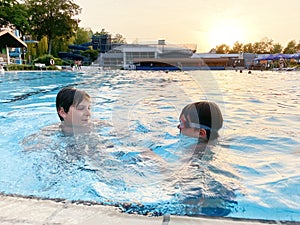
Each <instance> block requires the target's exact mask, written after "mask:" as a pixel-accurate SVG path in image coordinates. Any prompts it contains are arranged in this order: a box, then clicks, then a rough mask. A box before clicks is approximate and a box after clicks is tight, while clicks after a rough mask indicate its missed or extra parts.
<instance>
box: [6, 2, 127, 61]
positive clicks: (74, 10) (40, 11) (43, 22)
mask: <svg viewBox="0 0 300 225" xmlns="http://www.w3.org/2000/svg"><path fill="white" fill-rule="evenodd" d="M81 10H82V9H81V8H80V6H79V5H77V4H75V3H74V2H73V1H72V0H23V1H21V0H20V1H18V0H0V27H2V28H3V27H5V28H11V29H13V30H14V29H16V30H18V31H19V32H20V35H21V37H20V38H21V39H22V40H26V39H28V37H29V38H30V39H31V40H37V41H38V44H35V45H28V49H27V51H29V53H30V56H32V57H33V58H36V57H39V56H41V55H43V54H49V55H50V54H52V55H53V56H55V57H57V56H58V53H59V52H60V51H68V46H69V45H70V44H83V43H86V42H90V41H91V38H92V35H93V31H92V30H91V29H87V28H80V27H79V25H78V24H79V22H80V20H79V19H78V15H79V14H80V13H81ZM101 34H109V33H108V32H107V31H105V30H104V29H102V30H101V31H100V32H96V33H95V35H101ZM113 40H114V41H115V42H121V43H126V40H125V38H123V36H122V35H120V34H116V35H115V37H114V38H113ZM90 51H92V49H91V50H90ZM83 54H84V53H83ZM86 54H90V53H86Z"/></svg>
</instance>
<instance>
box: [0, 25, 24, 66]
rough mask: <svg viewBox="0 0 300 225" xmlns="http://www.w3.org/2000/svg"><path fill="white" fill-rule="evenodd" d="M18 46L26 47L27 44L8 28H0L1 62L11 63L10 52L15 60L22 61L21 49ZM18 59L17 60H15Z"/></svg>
mask: <svg viewBox="0 0 300 225" xmlns="http://www.w3.org/2000/svg"><path fill="white" fill-rule="evenodd" d="M18 48H27V44H26V43H25V42H23V41H22V40H21V39H20V38H19V37H17V36H16V35H15V34H14V33H12V32H11V31H10V30H9V29H2V30H0V61H1V64H10V63H11V54H10V52H12V53H13V54H12V56H14V59H15V62H14V63H16V62H18V63H22V57H21V50H17V49H18ZM16 60H18V61H16Z"/></svg>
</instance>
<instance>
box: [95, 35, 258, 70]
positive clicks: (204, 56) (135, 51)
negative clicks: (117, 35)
mask: <svg viewBox="0 0 300 225" xmlns="http://www.w3.org/2000/svg"><path fill="white" fill-rule="evenodd" d="M255 57H256V55H255V54H249V53H237V54H216V53H195V49H191V48H186V47H182V46H177V45H168V44H166V43H165V41H164V40H159V41H158V44H150V45H140V44H124V45H120V46H117V47H114V48H113V49H112V50H110V51H108V52H105V53H102V54H100V57H99V64H100V66H103V67H106V68H119V69H121V68H122V69H137V70H199V69H211V70H224V69H237V68H240V69H242V68H250V67H251V65H252V64H253V60H254V58H255Z"/></svg>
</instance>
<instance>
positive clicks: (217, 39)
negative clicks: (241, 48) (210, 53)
mask: <svg viewBox="0 0 300 225" xmlns="http://www.w3.org/2000/svg"><path fill="white" fill-rule="evenodd" d="M208 36H209V37H208V38H209V44H210V45H211V47H212V48H213V47H216V46H217V45H221V44H226V45H229V46H230V47H232V46H233V44H234V43H235V42H236V41H238V42H240V43H243V40H244V32H243V28H242V26H240V25H239V24H238V23H236V22H228V21H227V22H225V21H223V22H222V21H220V22H218V23H217V24H216V25H214V26H212V27H211V29H210V30H209V35H208Z"/></svg>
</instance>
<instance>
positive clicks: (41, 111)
mask: <svg viewBox="0 0 300 225" xmlns="http://www.w3.org/2000/svg"><path fill="white" fill-rule="evenodd" d="M69 85H72V86H76V87H78V88H81V89H85V90H86V91H87V92H88V93H90V95H91V96H92V98H93V110H92V111H93V118H94V119H95V120H101V121H106V123H105V124H104V125H102V126H97V125H95V127H96V131H97V132H95V133H93V134H89V135H76V136H74V137H65V136H63V135H62V134H61V133H60V132H59V130H58V129H57V126H56V125H57V124H58V122H59V120H58V117H57V114H56V111H55V97H56V94H57V92H58V91H59V89H60V88H62V87H64V86H69ZM299 85H300V73H299V72H282V73H281V72H261V71H253V72H252V74H248V73H246V72H244V73H238V72H235V71H190V72H169V73H165V72H159V71H157V72H143V71H97V70H90V71H81V72H9V73H5V74H1V75H0V106H1V111H0V127H1V136H0V151H1V154H0V162H1V164H0V192H1V193H3V194H17V195H24V196H36V197H42V198H51V199H55V198H59V199H67V200H70V201H73V200H74V201H91V202H96V203H100V204H107V205H114V206H117V207H119V208H120V210H122V211H123V212H128V213H139V214H144V215H162V214H171V215H189V216H198V215H209V216H227V217H235V218H253V219H268V220H288V221H300V203H299V202H300V189H299V186H300V159H299V158H300V135H299V134H300V133H299V125H300V114H299V112H300V106H299V103H300V102H299V99H300V91H299ZM199 100H211V101H215V102H217V103H218V104H219V106H220V107H221V109H222V112H223V116H224V127H223V129H222V130H221V132H220V134H221V137H220V138H219V140H218V143H217V144H216V145H214V146H210V147H207V148H205V149H204V151H203V149H202V150H201V149H200V153H196V152H197V151H196V150H197V149H193V148H191V147H190V146H191V145H192V144H193V143H194V140H193V139H190V138H187V137H184V136H181V135H180V134H179V132H178V130H177V128H176V126H177V124H178V116H179V113H180V111H181V109H182V107H183V106H185V105H186V104H189V103H191V102H194V101H199Z"/></svg>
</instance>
